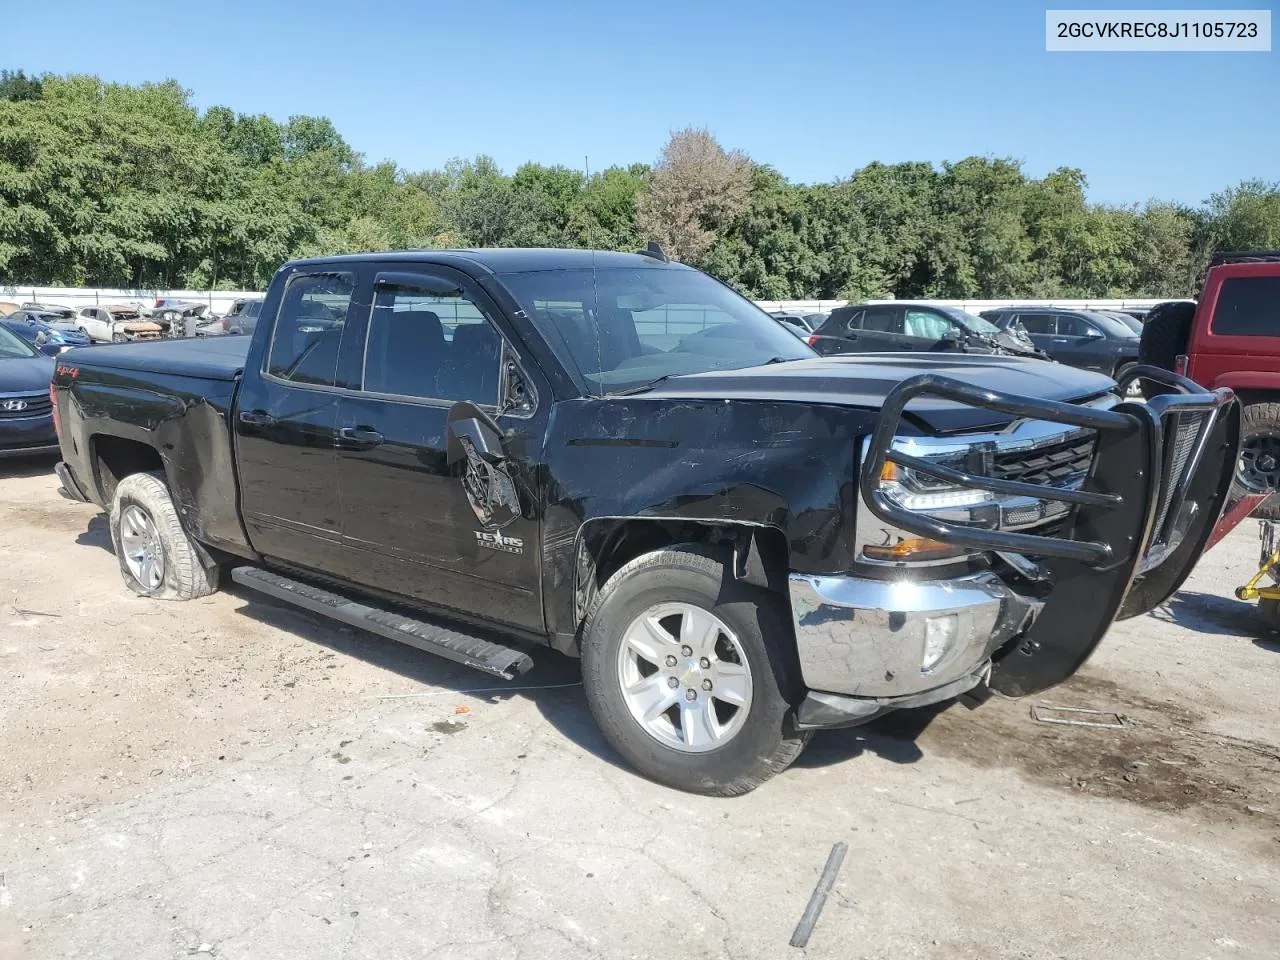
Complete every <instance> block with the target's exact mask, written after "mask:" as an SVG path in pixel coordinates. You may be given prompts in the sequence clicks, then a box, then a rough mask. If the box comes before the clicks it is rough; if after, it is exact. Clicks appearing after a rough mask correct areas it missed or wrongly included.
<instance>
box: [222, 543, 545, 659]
mask: <svg viewBox="0 0 1280 960" xmlns="http://www.w3.org/2000/svg"><path fill="white" fill-rule="evenodd" d="M231 579H232V580H234V581H235V582H236V583H238V584H240V585H241V586H245V587H248V588H249V589H250V590H257V591H258V592H259V593H265V594H266V595H267V596H269V597H274V598H275V599H277V600H283V601H284V602H285V603H288V604H291V605H292V606H295V607H300V608H301V609H303V610H309V611H310V612H312V613H318V614H320V615H321V616H323V617H328V618H329V619H331V620H337V621H338V622H340V623H345V624H347V625H348V626H352V627H359V628H360V629H361V630H368V631H370V632H371V633H376V634H378V635H379V636H382V637H386V638H387V639H389V640H395V641H397V642H399V643H404V644H408V645H409V646H411V647H416V648H417V649H419V650H425V651H426V652H427V653H434V654H437V655H438V656H441V657H444V658H446V659H448V660H453V661H455V662H457V663H462V664H465V665H466V666H468V667H474V668H475V669H476V670H483V671H484V672H485V673H491V674H493V675H494V676H498V677H502V678H503V679H504V680H514V679H515V678H516V677H518V676H520V674H522V673H524V672H525V671H526V670H528V669H529V668H530V667H532V666H533V660H532V659H530V657H529V655H528V654H526V653H522V652H520V651H519V650H513V649H511V648H510V647H504V646H502V645H501V644H497V643H493V642H491V641H489V640H484V639H482V638H480V637H473V636H470V635H469V634H465V633H459V632H458V631H457V630H453V629H450V628H449V627H442V626H436V625H435V624H431V623H427V622H425V621H423V620H414V619H413V618H412V617H405V616H402V615H400V614H398V613H391V612H390V611H388V610H381V609H379V608H377V607H370V606H368V605H366V604H363V603H357V602H356V601H354V600H350V599H348V598H346V597H344V596H342V595H340V594H337V593H332V592H330V591H328V590H322V589H321V588H319V587H314V586H312V585H311V584H309V583H302V582H301V581H299V580H291V579H289V578H288V577H282V576H280V574H278V573H272V572H271V571H270V570H263V569H262V568H261V567H236V568H235V569H234V570H232V571H231Z"/></svg>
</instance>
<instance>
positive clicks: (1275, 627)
mask: <svg viewBox="0 0 1280 960" xmlns="http://www.w3.org/2000/svg"><path fill="white" fill-rule="evenodd" d="M1258 613H1260V614H1262V622H1263V623H1265V624H1266V625H1267V628H1268V629H1269V630H1271V631H1273V632H1275V631H1280V600H1259V601H1258Z"/></svg>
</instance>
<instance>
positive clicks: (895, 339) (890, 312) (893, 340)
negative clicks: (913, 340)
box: [858, 304, 911, 352]
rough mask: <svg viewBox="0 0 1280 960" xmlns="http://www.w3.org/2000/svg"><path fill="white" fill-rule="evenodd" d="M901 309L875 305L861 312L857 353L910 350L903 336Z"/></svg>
mask: <svg viewBox="0 0 1280 960" xmlns="http://www.w3.org/2000/svg"><path fill="white" fill-rule="evenodd" d="M902 313H903V310H902V307H897V306H893V305H891V304H876V305H874V306H870V307H866V308H865V309H864V310H863V311H862V329H861V331H860V332H859V334H858V350H859V351H877V352H879V351H901V350H907V349H911V348H910V347H909V346H908V344H907V337H906V336H905V335H904V334H903V327H902Z"/></svg>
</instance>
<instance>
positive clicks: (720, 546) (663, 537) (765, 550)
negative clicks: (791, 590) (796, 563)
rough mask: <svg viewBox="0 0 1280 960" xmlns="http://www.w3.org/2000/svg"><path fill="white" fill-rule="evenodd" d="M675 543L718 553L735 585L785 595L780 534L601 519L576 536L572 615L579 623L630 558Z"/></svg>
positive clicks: (705, 523) (674, 522)
mask: <svg viewBox="0 0 1280 960" xmlns="http://www.w3.org/2000/svg"><path fill="white" fill-rule="evenodd" d="M678 543H697V544H701V545H703V546H708V547H711V548H712V549H715V550H717V551H723V553H724V559H725V562H726V563H730V562H731V564H732V569H733V575H734V577H736V578H737V579H739V580H742V581H745V582H746V583H750V584H753V585H755V586H758V587H763V588H765V589H768V590H773V591H775V592H777V593H786V590H787V571H788V569H789V567H788V554H787V541H786V537H785V536H784V535H783V533H782V531H780V530H777V529H774V528H772V527H753V526H746V525H743V524H725V523H716V522H714V521H699V520H677V519H639V518H624V519H618V518H602V519H599V520H590V521H588V522H587V523H585V524H583V526H582V530H581V532H580V533H579V536H578V555H577V575H576V578H575V583H574V615H575V617H576V618H577V620H578V622H579V623H581V622H582V620H583V618H584V617H585V616H586V614H587V608H588V607H589V606H590V605H591V601H592V599H593V598H594V597H595V595H596V593H597V592H598V591H599V590H600V588H601V587H603V586H604V585H605V584H606V583H608V581H609V578H610V577H612V576H613V575H614V574H615V573H617V572H618V571H619V570H620V569H622V567H624V566H625V565H626V564H628V563H630V562H631V561H632V560H634V559H635V558H636V557H639V556H642V555H643V554H646V553H651V552H652V551H654V550H661V549H663V548H664V547H670V546H674V545H675V544H678Z"/></svg>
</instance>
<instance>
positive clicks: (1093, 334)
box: [1084, 327, 1104, 340]
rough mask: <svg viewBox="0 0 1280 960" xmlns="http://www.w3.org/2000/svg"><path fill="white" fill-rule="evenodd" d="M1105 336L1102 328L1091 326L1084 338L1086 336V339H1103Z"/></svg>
mask: <svg viewBox="0 0 1280 960" xmlns="http://www.w3.org/2000/svg"><path fill="white" fill-rule="evenodd" d="M1103 336H1104V334H1103V332H1102V331H1101V330H1095V329H1094V328H1093V327H1090V328H1089V329H1088V330H1087V331H1086V332H1085V335H1084V338H1085V339H1086V340H1101V339H1102V338H1103Z"/></svg>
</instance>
